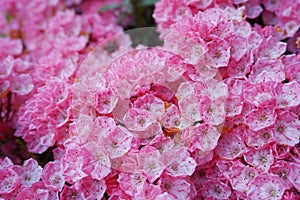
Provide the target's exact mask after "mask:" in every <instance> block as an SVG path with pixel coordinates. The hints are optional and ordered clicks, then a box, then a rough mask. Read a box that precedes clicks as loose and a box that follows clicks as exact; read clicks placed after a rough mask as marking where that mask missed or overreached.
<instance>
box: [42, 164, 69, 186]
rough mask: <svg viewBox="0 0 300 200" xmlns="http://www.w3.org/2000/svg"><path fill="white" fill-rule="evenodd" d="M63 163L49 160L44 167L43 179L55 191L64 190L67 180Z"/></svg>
mask: <svg viewBox="0 0 300 200" xmlns="http://www.w3.org/2000/svg"><path fill="white" fill-rule="evenodd" d="M62 173H63V170H62V165H61V163H60V162H58V161H54V162H48V163H47V164H46V166H45V167H44V169H43V173H42V180H43V183H44V184H45V186H46V187H48V188H51V189H52V190H54V191H62V189H63V187H64V184H65V180H64V177H63V175H62Z"/></svg>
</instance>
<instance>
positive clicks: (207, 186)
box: [202, 180, 231, 199]
mask: <svg viewBox="0 0 300 200" xmlns="http://www.w3.org/2000/svg"><path fill="white" fill-rule="evenodd" d="M202 195H203V197H205V198H213V199H228V198H229V196H230V195H231V190H230V188H229V186H228V185H226V184H224V183H222V182H221V181H217V180H216V181H213V180H211V181H206V182H205V183H204V187H203V191H202Z"/></svg>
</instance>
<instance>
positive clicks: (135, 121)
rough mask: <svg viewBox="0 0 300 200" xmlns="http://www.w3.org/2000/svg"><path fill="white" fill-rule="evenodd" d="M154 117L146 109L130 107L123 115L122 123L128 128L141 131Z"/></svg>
mask: <svg viewBox="0 0 300 200" xmlns="http://www.w3.org/2000/svg"><path fill="white" fill-rule="evenodd" d="M154 121H155V118H154V117H153V116H152V115H151V113H150V112H149V111H147V110H142V109H137V108H130V109H129V110H128V112H127V113H126V115H125V116H124V123H125V125H126V127H127V128H128V129H129V130H132V131H143V130H145V129H146V128H148V127H149V126H150V125H151V124H152V123H153V122H154Z"/></svg>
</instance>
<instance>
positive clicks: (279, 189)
mask: <svg viewBox="0 0 300 200" xmlns="http://www.w3.org/2000/svg"><path fill="white" fill-rule="evenodd" d="M284 190H285V186H284V185H283V183H282V182H281V180H280V178H279V177H278V176H276V175H271V174H261V175H259V176H257V177H255V178H254V179H253V181H252V182H251V185H250V189H249V191H248V193H247V194H248V198H251V199H257V198H260V199H278V200H280V199H281V198H282V195H283V193H284Z"/></svg>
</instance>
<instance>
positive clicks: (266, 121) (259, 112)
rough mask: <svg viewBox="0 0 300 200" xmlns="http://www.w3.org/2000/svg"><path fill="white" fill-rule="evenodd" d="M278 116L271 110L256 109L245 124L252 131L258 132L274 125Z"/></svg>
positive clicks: (246, 117)
mask: <svg viewBox="0 0 300 200" xmlns="http://www.w3.org/2000/svg"><path fill="white" fill-rule="evenodd" d="M276 116H277V114H276V112H275V111H274V110H272V109H270V108H261V109H255V110H253V111H251V112H250V113H248V114H247V115H246V116H245V123H246V124H247V125H248V126H249V128H250V129H251V130H254V131H258V130H260V129H263V128H266V127H269V126H272V125H274V124H275V120H276Z"/></svg>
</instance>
